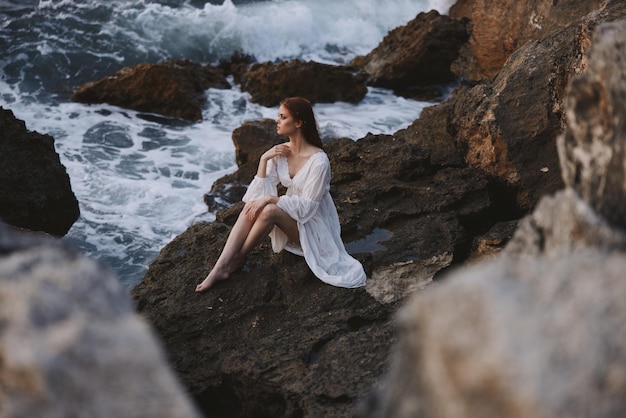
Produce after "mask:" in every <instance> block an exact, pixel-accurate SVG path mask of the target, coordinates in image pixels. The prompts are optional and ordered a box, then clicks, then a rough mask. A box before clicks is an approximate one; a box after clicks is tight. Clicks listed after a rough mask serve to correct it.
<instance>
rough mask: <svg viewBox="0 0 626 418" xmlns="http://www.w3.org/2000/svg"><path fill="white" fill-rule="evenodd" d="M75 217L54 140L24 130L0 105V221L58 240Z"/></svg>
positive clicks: (75, 205) (75, 204)
mask: <svg viewBox="0 0 626 418" xmlns="http://www.w3.org/2000/svg"><path fill="white" fill-rule="evenodd" d="M78 216H79V208H78V201H77V200H76V197H75V196H74V193H73V192H72V187H71V184H70V178H69V176H68V175H67V172H66V170H65V167H64V166H63V165H62V164H61V161H60V159H59V155H58V154H57V153H56V151H55V149H54V138H52V137H51V136H49V135H42V134H39V133H37V132H32V131H28V130H27V129H26V125H25V123H24V122H23V121H21V120H18V119H16V118H15V116H13V112H11V111H10V110H7V109H3V108H2V107H0V219H1V220H2V221H4V222H6V223H8V224H10V225H13V226H17V227H21V228H25V229H30V230H33V231H44V232H47V233H49V234H52V235H55V236H63V235H65V234H66V233H67V231H68V230H69V229H70V227H71V226H72V225H73V224H74V222H75V221H76V219H78Z"/></svg>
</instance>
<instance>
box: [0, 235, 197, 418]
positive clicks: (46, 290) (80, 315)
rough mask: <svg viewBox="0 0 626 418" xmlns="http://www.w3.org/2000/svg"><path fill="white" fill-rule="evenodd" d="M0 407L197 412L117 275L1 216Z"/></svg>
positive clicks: (86, 412) (52, 416)
mask: <svg viewBox="0 0 626 418" xmlns="http://www.w3.org/2000/svg"><path fill="white" fill-rule="evenodd" d="M0 324H2V326H1V327H0V353H2V356H1V357H2V361H0V416H2V417H4V418H19V417H47V418H65V417H71V416H88V417H94V418H98V417H101V418H109V417H139V416H150V417H163V418H166V417H167V418H175V417H180V418H188V417H199V416H200V415H199V414H198V412H197V410H196V408H195V407H194V406H193V405H192V403H191V402H190V400H189V398H188V397H187V395H186V394H185V392H184V391H183V389H182V387H181V385H180V383H179V382H178V381H177V380H176V378H175V376H174V374H173V373H172V371H171V369H170V368H169V366H168V365H167V363H166V360H165V357H164V355H163V352H162V350H161V348H160V346H159V344H158V342H157V340H156V338H155V337H154V335H153V333H152V331H151V330H150V329H149V327H148V326H147V325H146V323H145V321H144V320H142V319H141V318H140V317H138V316H137V315H136V314H135V311H134V308H133V305H132V303H131V300H130V298H129V296H128V294H127V292H126V290H125V289H123V287H122V286H121V285H120V283H119V280H118V279H117V278H116V277H114V276H113V275H112V274H111V273H110V272H109V271H107V270H105V269H103V268H101V267H99V266H98V265H96V264H95V263H94V262H93V261H90V260H88V259H87V258H85V257H83V256H81V255H79V254H78V253H77V252H75V251H74V250H71V249H69V248H64V247H63V246H61V245H60V243H59V242H58V241H56V240H52V239H50V238H47V239H45V238H36V237H34V236H33V235H28V236H27V235H25V234H21V233H20V234H18V233H15V232H12V231H10V230H9V229H8V228H7V227H6V226H4V225H2V224H0Z"/></svg>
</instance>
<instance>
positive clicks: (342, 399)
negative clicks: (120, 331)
mask: <svg viewBox="0 0 626 418" xmlns="http://www.w3.org/2000/svg"><path fill="white" fill-rule="evenodd" d="M264 126H265V129H267V130H268V131H267V132H266V133H265V134H262V135H257V134H258V133H259V132H258V130H259V129H263V127H264ZM272 131H273V132H275V126H274V124H273V123H265V122H262V121H261V122H260V123H257V124H253V125H249V126H247V128H246V129H242V130H241V131H240V132H239V134H238V135H235V136H234V137H235V139H236V140H237V141H241V142H240V143H241V144H245V143H247V139H246V138H244V137H243V136H242V135H241V134H243V133H245V132H247V134H246V135H254V137H255V138H258V137H261V138H265V141H267V142H268V143H271V142H272V141H273V140H274V139H275V138H274V137H273V135H274V134H272ZM267 145H268V144H264V145H263V146H262V147H261V146H259V147H260V148H263V149H265V148H266V147H267ZM324 146H325V150H326V152H327V153H328V155H329V158H330V160H331V166H332V181H331V194H332V196H333V198H334V199H335V202H336V205H337V209H338V213H339V217H340V222H341V225H342V231H343V239H344V241H345V242H346V248H347V249H348V251H349V252H350V253H352V254H354V255H355V256H356V257H357V258H358V259H359V260H360V261H361V262H362V263H363V265H364V267H365V270H366V273H367V275H368V283H367V286H366V287H365V288H364V289H341V288H336V287H332V286H329V285H326V284H324V283H322V282H321V281H319V280H318V279H316V278H315V277H314V276H313V274H312V273H311V272H310V270H309V269H308V267H307V265H306V263H305V261H304V259H303V258H301V257H298V256H294V255H292V254H289V253H281V254H277V255H276V254H273V253H272V252H271V249H270V246H269V243H268V242H267V241H266V242H264V243H263V244H262V245H261V246H260V247H259V248H257V249H256V250H255V251H253V252H252V254H250V256H249V257H248V261H247V263H246V265H245V266H244V268H243V269H242V270H240V271H238V272H236V273H234V274H233V275H232V277H231V279H230V280H228V281H226V282H222V283H219V284H218V285H216V286H215V287H214V288H213V289H211V290H210V291H209V292H208V294H202V295H198V294H196V293H194V289H195V285H196V284H197V283H198V282H199V281H201V280H202V279H203V278H204V276H205V275H206V274H207V273H208V271H209V269H210V268H211V267H212V266H213V264H214V263H215V260H216V259H217V257H218V255H219V254H220V252H221V249H222V248H223V245H224V242H225V240H226V236H227V234H228V232H229V229H230V225H232V223H233V222H234V219H235V217H236V216H237V215H238V213H239V211H240V210H241V208H242V204H241V203H239V204H236V205H233V206H230V207H228V208H226V209H223V210H220V211H218V212H217V215H216V217H217V219H216V222H213V223H199V224H196V225H193V226H192V227H190V228H189V229H188V230H187V231H185V232H184V233H183V234H181V235H180V236H178V237H177V238H176V239H175V240H174V241H172V242H171V243H170V244H168V245H167V246H166V247H165V248H164V249H163V250H162V251H161V253H160V254H159V256H158V257H157V258H156V259H155V260H154V262H153V263H152V264H151V265H150V268H149V270H148V272H147V274H146V276H145V277H144V278H143V279H142V281H141V283H140V284H139V285H137V286H136V287H135V288H134V289H133V290H132V294H133V297H134V298H135V300H136V303H137V307H138V309H139V310H140V311H141V312H142V313H143V314H144V315H145V316H146V317H147V318H148V319H149V320H150V322H151V323H153V324H154V326H155V328H156V329H157V331H158V333H159V335H160V336H161V338H162V340H163V341H164V343H165V345H166V347H167V350H168V353H169V358H170V360H171V362H172V364H173V365H174V368H175V370H176V371H177V373H178V375H179V376H180V378H181V380H182V382H183V384H184V385H185V386H186V388H187V389H188V390H189V392H190V393H192V394H193V396H194V397H195V398H196V400H197V401H198V403H199V404H200V405H202V406H203V410H204V411H207V413H209V411H211V413H212V414H213V415H211V416H216V417H236V416H272V417H290V416H328V417H334V416H336V417H347V416H350V415H351V414H352V411H353V404H354V402H355V400H356V399H358V398H359V397H361V396H363V395H364V394H365V393H366V392H367V391H368V390H369V389H370V388H371V387H372V385H373V384H374V383H375V382H376V379H377V378H378V377H379V376H380V375H381V374H382V373H383V372H384V370H385V368H386V365H387V354H386V353H388V350H389V349H390V345H391V343H392V341H393V332H394V322H393V320H392V313H393V312H394V310H395V309H396V307H397V306H398V305H399V304H401V303H402V302H403V301H405V300H407V298H409V296H410V295H412V294H414V293H416V292H419V291H421V290H422V289H424V288H428V287H429V286H431V285H432V283H433V280H435V279H436V276H437V274H439V273H440V272H441V271H442V270H445V269H446V268H448V267H450V266H451V265H453V264H454V263H455V262H458V260H462V259H464V258H465V257H467V249H468V248H469V246H470V243H471V241H472V236H473V234H475V233H476V231H478V230H483V229H485V228H487V227H488V226H489V225H488V224H486V222H488V220H487V219H486V218H485V214H487V213H489V210H490V205H491V203H492V200H491V197H490V194H489V191H488V182H487V181H486V179H485V178H484V176H482V175H481V174H480V173H479V172H478V171H476V170H474V169H471V168H467V167H463V166H461V167H459V166H455V165H452V166H448V165H445V163H444V162H445V161H454V162H455V163H456V162H457V159H455V158H452V157H450V158H444V157H442V156H441V154H439V156H438V157H437V161H438V163H437V164H433V163H432V162H431V158H430V157H431V149H428V148H426V147H425V148H421V147H420V146H418V145H416V144H408V143H406V142H404V141H402V140H399V139H397V138H395V137H393V136H390V135H368V136H367V137H365V138H362V139H360V140H358V141H353V140H351V139H339V140H334V141H330V142H327V143H326V144H325V145H324ZM238 148H239V147H238ZM260 148H252V149H251V150H250V154H248V155H246V154H244V152H245V150H246V149H245V148H244V147H241V150H242V154H239V155H238V161H239V162H240V163H242V167H246V166H247V165H250V167H252V166H256V163H257V162H256V160H258V154H259V152H260ZM253 156H254V157H253ZM252 161H254V162H252ZM249 175H250V174H249ZM230 179H231V180H233V182H238V181H240V180H241V179H240V178H239V177H238V174H236V173H235V174H234V175H232V176H230ZM250 179H251V178H249V179H248V180H247V181H248V182H249V181H250ZM228 183H229V181H227V180H225V181H224V184H228ZM416 236H417V237H419V239H416V238H415V237H416ZM364 347H366V349H364Z"/></svg>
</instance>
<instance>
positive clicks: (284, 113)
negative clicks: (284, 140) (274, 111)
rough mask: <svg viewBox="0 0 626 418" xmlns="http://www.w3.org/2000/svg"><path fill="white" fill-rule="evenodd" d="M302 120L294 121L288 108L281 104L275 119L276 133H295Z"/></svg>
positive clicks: (287, 134) (286, 134)
mask: <svg viewBox="0 0 626 418" xmlns="http://www.w3.org/2000/svg"><path fill="white" fill-rule="evenodd" d="M301 124H302V122H300V121H296V119H294V117H293V116H291V113H289V110H288V109H287V108H286V107H285V106H283V105H281V106H280V108H279V109H278V119H276V133H278V135H285V136H290V135H293V134H294V133H296V131H297V130H298V128H300V126H301Z"/></svg>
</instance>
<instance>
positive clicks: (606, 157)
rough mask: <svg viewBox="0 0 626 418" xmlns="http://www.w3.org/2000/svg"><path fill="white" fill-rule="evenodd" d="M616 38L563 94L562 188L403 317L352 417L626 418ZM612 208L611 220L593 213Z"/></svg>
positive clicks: (620, 32)
mask: <svg viewBox="0 0 626 418" xmlns="http://www.w3.org/2000/svg"><path fill="white" fill-rule="evenodd" d="M624 42H626V21H619V22H615V23H606V24H603V25H601V26H599V27H598V28H597V29H596V31H595V33H594V36H593V44H592V47H591V52H590V55H589V59H588V62H589V63H590V65H589V67H588V68H587V72H586V73H585V74H583V75H581V76H579V77H577V78H575V79H574V80H572V83H571V86H570V88H569V89H568V94H567V98H568V99H567V111H568V116H569V117H568V128H567V131H566V133H564V134H563V136H561V137H560V138H559V155H560V156H561V165H562V167H563V175H564V178H565V182H566V183H567V184H568V186H569V187H568V188H567V189H566V190H564V191H561V192H559V193H556V194H555V195H554V196H551V197H545V198H544V199H543V200H542V201H541V202H540V204H539V205H538V206H537V208H536V209H535V211H534V212H533V213H532V214H531V215H530V216H528V217H527V218H525V219H524V220H522V222H521V224H520V227H519V229H518V230H517V232H516V233H515V236H514V237H513V239H512V240H511V241H510V242H509V244H508V246H507V247H506V249H505V251H504V253H503V254H502V255H501V256H500V257H499V258H498V259H497V260H496V261H493V262H490V263H485V264H483V265H480V266H476V267H473V268H469V269H466V270H462V271H457V272H455V273H453V274H451V275H449V276H448V277H446V278H445V279H444V280H443V281H442V283H441V285H440V286H436V287H434V288H429V289H427V290H426V291H425V292H422V293H420V294H418V295H417V296H416V297H415V298H414V299H413V300H412V301H411V302H410V303H409V304H408V305H407V306H406V307H405V308H403V309H402V311H401V314H400V336H399V341H398V344H397V346H396V348H395V351H394V352H393V360H392V366H391V370H390V372H389V373H388V375H387V377H386V379H385V380H384V382H383V383H382V384H381V386H380V388H379V390H377V392H376V393H375V394H373V395H372V396H370V397H369V398H368V399H367V400H366V401H363V403H362V404H361V413H360V416H362V417H367V418H379V417H380V418H382V417H401V418H403V417H407V418H408V417H415V416H419V417H424V418H428V417H437V418H442V417H455V418H456V417H487V416H493V417H500V416H503V417H504V416H506V417H509V416H514V417H529V418H530V417H557V416H567V417H589V416H593V417H611V418H612V417H615V418H617V417H622V416H624V412H625V411H626V305H625V304H624V300H625V299H626V276H624V271H625V269H626V251H625V249H626V235H625V232H624V229H623V228H622V227H621V223H620V222H616V221H617V220H622V219H624V216H625V215H626V204H625V202H624V200H623V197H622V196H623V195H624V181H623V179H624V166H625V164H626V156H625V154H624V152H623V149H624V144H623V143H624V137H625V136H626V126H625V125H624V122H623V117H622V116H623V115H624V114H626V108H625V105H624V101H623V100H619V99H618V98H620V97H623V91H624V90H623V89H624V86H623V84H624V79H625V78H624V77H626V69H625V68H624V66H623V65H621V63H623V62H624V61H625V60H626V55H625V54H626V50H625V49H624V48H623V46H624ZM611 115H616V116H615V117H613V116H611ZM574 173H575V174H574ZM598 185H600V186H601V187H599V188H598ZM578 193H581V195H579V194H578ZM609 205H610V207H611V208H612V209H613V211H612V212H610V216H609V217H608V218H607V217H604V216H603V214H602V213H599V211H596V210H594V209H595V208H599V210H602V209H604V208H606V207H607V206H609Z"/></svg>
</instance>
